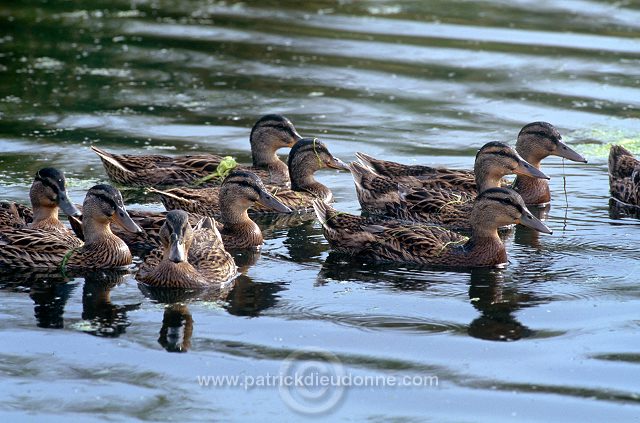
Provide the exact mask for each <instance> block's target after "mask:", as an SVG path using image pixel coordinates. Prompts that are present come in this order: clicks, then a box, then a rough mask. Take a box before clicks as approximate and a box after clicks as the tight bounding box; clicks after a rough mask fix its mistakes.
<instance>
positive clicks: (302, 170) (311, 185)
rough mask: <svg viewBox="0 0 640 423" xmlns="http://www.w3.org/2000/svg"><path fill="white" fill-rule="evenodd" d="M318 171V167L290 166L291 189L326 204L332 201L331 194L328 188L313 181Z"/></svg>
mask: <svg viewBox="0 0 640 423" xmlns="http://www.w3.org/2000/svg"><path fill="white" fill-rule="evenodd" d="M318 169H319V167H315V166H314V167H308V168H307V167H304V166H300V165H298V166H296V165H294V164H292V168H291V169H289V173H290V176H291V189H292V190H294V191H299V192H308V193H309V194H311V195H313V196H314V197H316V198H319V199H321V200H322V201H324V202H325V203H327V202H330V201H331V200H332V199H333V194H332V193H331V190H330V189H329V188H327V187H326V186H324V185H323V184H321V183H320V182H318V181H317V180H316V179H315V177H314V173H315V172H316V171H317V170H318Z"/></svg>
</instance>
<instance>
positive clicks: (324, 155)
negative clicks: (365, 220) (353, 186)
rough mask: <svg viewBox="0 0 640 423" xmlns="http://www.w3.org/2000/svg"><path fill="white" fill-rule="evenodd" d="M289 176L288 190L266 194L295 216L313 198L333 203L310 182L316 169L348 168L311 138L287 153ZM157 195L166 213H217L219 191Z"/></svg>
mask: <svg viewBox="0 0 640 423" xmlns="http://www.w3.org/2000/svg"><path fill="white" fill-rule="evenodd" d="M288 164H289V175H290V177H291V189H286V188H282V187H279V186H274V185H268V186H267V188H266V190H267V191H268V192H270V193H271V194H272V195H273V196H275V197H276V198H277V199H278V200H279V201H280V202H281V203H282V204H284V205H286V206H287V207H288V208H289V209H291V210H295V211H297V212H304V211H307V210H311V207H312V205H311V204H312V201H313V200H314V199H316V198H319V199H321V200H322V201H324V202H325V203H329V202H331V201H333V193H332V192H331V190H330V189H329V188H327V187H326V186H325V185H323V184H321V183H320V182H318V181H317V180H316V179H315V178H314V176H313V175H314V173H315V172H316V171H318V170H320V169H325V168H330V169H344V170H348V169H349V167H348V166H347V165H346V164H345V163H344V162H342V160H340V159H338V158H337V157H335V156H333V155H332V154H331V153H330V152H329V150H328V149H327V146H326V145H325V144H324V143H322V142H320V141H319V140H317V139H315V138H304V139H302V140H300V141H298V142H297V143H296V144H295V145H294V146H293V148H292V149H291V152H290V153H289V160H288ZM151 191H152V192H155V193H157V194H158V195H159V196H160V199H161V201H162V203H163V204H164V206H165V207H166V208H167V210H172V209H182V210H187V211H189V212H192V213H197V214H201V215H204V216H211V215H215V214H217V213H218V212H219V210H220V206H219V201H218V197H219V192H220V188H217V187H212V188H201V189H196V188H173V189H168V190H164V191H160V190H157V189H151ZM291 210H287V209H282V208H273V207H265V205H264V204H262V203H256V204H255V205H253V206H251V209H250V212H251V213H269V212H274V211H275V212H278V213H290V212H291Z"/></svg>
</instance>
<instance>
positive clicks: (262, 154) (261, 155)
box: [251, 145, 287, 169]
mask: <svg viewBox="0 0 640 423" xmlns="http://www.w3.org/2000/svg"><path fill="white" fill-rule="evenodd" d="M251 147H252V148H251V159H252V160H253V166H254V167H257V168H260V169H270V168H271V167H273V166H275V167H279V168H281V167H282V166H284V168H285V169H286V168H287V165H285V164H284V163H283V162H282V160H280V158H279V157H278V155H277V154H276V151H277V150H273V149H262V148H261V147H260V146H255V145H252V146H251Z"/></svg>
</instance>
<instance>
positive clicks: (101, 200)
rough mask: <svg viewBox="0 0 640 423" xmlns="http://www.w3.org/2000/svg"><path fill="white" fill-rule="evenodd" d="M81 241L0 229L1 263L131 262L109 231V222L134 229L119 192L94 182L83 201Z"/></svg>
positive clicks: (54, 265)
mask: <svg viewBox="0 0 640 423" xmlns="http://www.w3.org/2000/svg"><path fill="white" fill-rule="evenodd" d="M83 213H84V215H83V221H82V231H83V234H82V235H83V237H84V244H83V243H82V242H81V241H80V240H79V239H76V238H73V237H70V236H69V237H65V236H61V235H60V234H58V233H51V232H47V231H44V230H41V229H31V228H23V229H12V230H4V231H2V232H0V246H1V248H2V253H3V254H2V255H0V265H5V266H10V267H16V268H49V269H54V268H58V267H62V268H63V269H64V268H66V267H68V268H116V267H124V266H128V265H129V264H131V261H132V259H131V252H130V251H129V248H128V247H127V245H126V244H125V243H124V242H123V241H122V240H121V239H120V238H118V237H117V236H115V235H114V234H113V232H111V229H110V224H111V223H112V222H114V223H116V224H118V225H121V226H122V227H123V228H125V229H126V230H129V231H132V232H136V231H140V230H141V229H140V228H139V227H138V225H136V224H135V223H134V222H133V221H132V220H131V218H130V217H129V215H128V214H127V211H126V210H125V208H124V204H123V202H122V196H121V195H120V192H119V191H118V190H117V189H115V188H113V187H112V186H110V185H96V186H94V187H93V188H91V189H90V190H89V191H88V192H87V196H86V197H85V200H84V204H83Z"/></svg>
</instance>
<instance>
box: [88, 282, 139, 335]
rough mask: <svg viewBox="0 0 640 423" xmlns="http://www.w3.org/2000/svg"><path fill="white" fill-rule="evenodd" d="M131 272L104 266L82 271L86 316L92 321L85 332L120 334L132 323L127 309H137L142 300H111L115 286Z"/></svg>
mask: <svg viewBox="0 0 640 423" xmlns="http://www.w3.org/2000/svg"><path fill="white" fill-rule="evenodd" d="M128 274H129V273H128V272H127V271H125V270H109V271H104V270H103V271H100V272H87V273H85V274H83V275H82V276H84V287H83V289H82V319H83V320H85V321H88V322H89V324H90V328H89V329H87V330H84V331H85V332H87V333H90V334H92V335H96V336H105V337H113V338H116V337H118V336H120V335H121V334H123V333H124V332H125V330H126V328H127V327H128V326H129V325H130V324H131V322H130V321H129V319H128V317H127V312H129V311H132V310H137V309H138V308H140V304H139V303H137V304H131V305H124V306H123V305H117V304H113V303H112V302H111V290H112V289H113V288H114V287H116V286H117V285H119V284H121V283H122V281H124V278H125V277H126V276H127V275H128Z"/></svg>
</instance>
